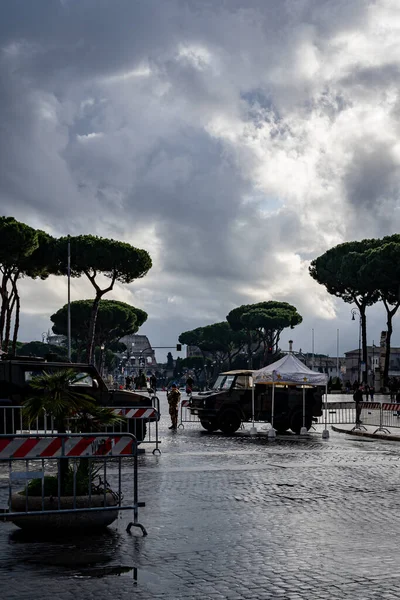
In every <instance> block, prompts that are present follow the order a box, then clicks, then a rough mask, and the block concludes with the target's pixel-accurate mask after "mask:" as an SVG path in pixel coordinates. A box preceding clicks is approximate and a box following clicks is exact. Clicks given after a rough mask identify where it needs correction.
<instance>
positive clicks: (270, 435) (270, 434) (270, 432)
mask: <svg viewBox="0 0 400 600" xmlns="http://www.w3.org/2000/svg"><path fill="white" fill-rule="evenodd" d="M273 378H274V376H273V375H272V402H271V428H270V429H268V438H272V439H275V438H276V433H275V429H274V410H275V381H274V380H273Z"/></svg>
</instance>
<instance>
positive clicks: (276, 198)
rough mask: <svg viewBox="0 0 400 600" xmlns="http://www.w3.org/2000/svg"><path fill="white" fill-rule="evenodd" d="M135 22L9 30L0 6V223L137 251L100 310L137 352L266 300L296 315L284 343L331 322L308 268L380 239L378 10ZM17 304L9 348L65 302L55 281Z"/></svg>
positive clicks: (382, 51) (258, 12)
mask: <svg viewBox="0 0 400 600" xmlns="http://www.w3.org/2000/svg"><path fill="white" fill-rule="evenodd" d="M138 6H139V5H138V4H137V3H132V2H130V1H129V0H121V3H118V5H116V4H115V3H113V2H111V1H110V2H103V3H102V5H101V6H98V4H97V3H96V2H95V1H94V0H87V2H86V3H85V10H86V11H87V14H90V16H91V20H90V24H89V23H88V21H87V19H86V20H85V19H83V18H82V15H83V13H82V11H83V8H82V5H81V4H80V3H76V4H74V3H70V4H68V3H64V9H63V10H65V12H64V13H62V17H63V18H61V17H60V13H59V12H57V11H55V9H54V10H53V9H51V10H50V9H49V10H48V11H47V12H46V13H44V12H43V11H41V10H40V7H36V8H35V10H33V9H32V10H30V9H29V7H28V8H27V13H26V15H25V20H24V21H23V22H21V20H20V19H18V18H17V17H18V15H17V13H16V12H15V11H16V10H17V8H16V7H15V5H14V4H13V3H12V2H9V1H8V0H7V1H6V2H4V3H3V4H2V7H1V9H0V10H1V12H2V14H0V23H3V25H2V26H1V25H0V48H1V49H2V52H1V54H0V106H1V113H0V118H1V119H2V122H3V123H4V128H3V131H4V135H3V137H2V142H1V143H2V150H3V151H2V156H4V157H5V159H4V160H2V163H1V164H0V181H1V184H0V199H1V202H2V206H3V207H4V211H5V212H6V213H7V214H13V215H15V216H16V217H17V218H19V219H21V220H25V221H27V222H29V223H31V224H33V225H34V226H36V227H41V228H43V229H47V230H49V231H52V232H54V233H56V234H57V235H59V234H65V233H78V232H79V233H83V232H88V233H97V234H99V235H104V236H109V237H114V238H118V239H121V240H125V241H128V242H130V243H132V244H133V245H135V246H138V247H143V248H146V249H148V250H149V251H150V253H151V255H152V257H153V262H154V267H153V269H152V270H151V271H150V273H149V275H148V276H146V278H144V279H143V280H140V281H138V282H136V283H134V284H132V285H131V286H119V285H118V286H116V288H115V290H114V292H113V297H116V298H120V299H124V300H125V301H131V302H132V303H134V304H135V303H136V304H137V305H138V306H140V307H141V308H143V309H144V310H147V311H148V312H149V315H150V318H149V321H148V323H147V324H146V326H145V329H146V333H148V334H150V335H151V336H154V337H155V338H157V337H159V336H160V335H164V336H168V337H169V338H170V339H171V338H172V337H174V338H176V337H177V336H178V335H179V333H180V332H181V331H182V330H184V329H188V328H190V327H192V326H197V325H201V324H204V323H205V322H212V321H213V320H221V319H223V318H224V317H225V315H226V314H227V312H228V311H229V310H230V309H231V308H233V306H235V305H238V304H241V303H245V302H246V303H247V302H251V301H259V300H262V299H270V298H276V299H280V300H285V301H289V302H292V303H294V304H295V305H296V306H298V308H299V310H300V312H301V313H302V314H303V316H304V324H303V325H302V326H301V327H300V328H298V329H297V330H296V333H295V334H293V335H294V336H295V335H297V331H298V332H299V333H298V335H299V336H302V337H303V338H304V339H307V340H308V339H309V336H308V334H306V331H307V327H308V329H311V327H312V326H313V325H314V326H316V327H317V326H318V328H322V329H323V328H324V327H325V328H326V330H329V327H331V326H333V325H332V324H333V323H334V322H336V320H338V322H340V321H341V319H343V320H344V321H343V322H344V323H345V322H346V319H347V317H346V316H345V315H346V311H347V310H348V307H347V306H345V305H343V304H341V303H340V302H339V301H337V300H335V299H333V298H331V297H329V296H328V295H327V294H326V293H325V291H324V290H323V288H321V287H320V286H318V285H317V284H316V283H315V282H314V281H313V280H312V279H311V278H310V277H309V275H308V264H309V261H310V260H311V259H312V258H313V257H314V256H316V255H318V254H320V253H321V252H323V251H324V250H325V249H326V248H328V247H329V246H331V245H334V244H337V243H339V242H341V241H344V240H348V239H353V238H361V237H366V236H378V235H383V234H387V233H392V232H394V231H396V230H397V229H398V228H399V225H400V216H399V210H398V181H399V174H400V173H399V160H400V150H399V144H398V139H399V133H400V131H399V130H400V125H399V124H400V120H399V116H400V101H399V96H398V89H397V88H398V86H397V82H398V76H399V73H400V59H399V56H398V36H399V29H400V6H399V5H398V2H396V1H390V0H377V1H376V2H374V3H370V2H368V1H367V0H353V1H352V2H345V1H343V2H332V1H330V0H301V1H298V2H291V1H282V2H276V1H275V0H247V1H246V2H244V1H243V0H231V1H230V2H226V3H217V2H216V3H202V2H198V1H197V0H186V2H185V3H181V2H178V1H174V0H171V2H162V3H160V2H159V1H157V0H148V2H146V3H145V4H143V6H142V5H141V7H140V10H139V8H138ZM1 16H2V17H3V18H2V19H1ZM83 23H86V25H85V26H84V25H83ZM14 24H15V25H14ZM22 289H23V309H24V311H25V312H24V315H25V316H24V318H23V325H24V327H25V328H26V330H27V331H28V330H29V331H32V328H31V327H30V325H29V324H28V321H29V317H31V318H32V319H34V318H35V317H36V316H37V315H42V316H43V317H44V316H45V315H46V314H51V312H52V311H54V310H56V309H57V308H59V306H60V305H61V304H62V303H63V301H64V299H65V282H62V280H56V281H53V280H49V281H48V282H44V283H43V282H35V283H31V282H28V281H24V282H23V286H22ZM90 296H91V289H90V287H88V285H87V284H86V283H85V282H84V280H82V281H79V282H74V298H75V297H76V298H78V297H90ZM371 314H372V315H373V316H372V317H371V323H374V327H375V330H374V333H373V335H374V336H375V337H376V338H377V337H378V335H379V331H378V330H379V328H380V327H382V328H383V325H384V315H383V313H381V312H379V310H378V309H377V310H376V312H371ZM27 319H28V320H27ZM40 328H42V325H40ZM347 330H348V327H346V331H347ZM348 335H349V336H350V332H349V333H348ZM307 336H308V337H307ZM321 337H323V336H321ZM343 337H344V336H343ZM349 339H350V338H349ZM307 343H308V342H307ZM329 343H330V342H329ZM329 343H328V342H327V345H329ZM159 345H162V343H161V340H159ZM302 345H303V346H304V343H302Z"/></svg>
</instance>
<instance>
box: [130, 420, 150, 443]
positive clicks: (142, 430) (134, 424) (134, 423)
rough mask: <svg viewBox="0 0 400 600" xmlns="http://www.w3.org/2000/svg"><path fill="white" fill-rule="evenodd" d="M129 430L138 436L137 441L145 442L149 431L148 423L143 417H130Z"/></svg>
mask: <svg viewBox="0 0 400 600" xmlns="http://www.w3.org/2000/svg"><path fill="white" fill-rule="evenodd" d="M128 421H129V423H128V432H129V433H132V434H133V435H134V436H135V437H136V441H137V442H143V440H144V439H145V437H146V433H147V423H146V422H145V421H144V420H143V419H128Z"/></svg>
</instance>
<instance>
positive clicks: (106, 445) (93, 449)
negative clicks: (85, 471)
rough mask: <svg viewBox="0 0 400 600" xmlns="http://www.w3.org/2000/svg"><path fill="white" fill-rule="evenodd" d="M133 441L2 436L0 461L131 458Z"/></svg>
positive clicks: (83, 437)
mask: <svg viewBox="0 0 400 600" xmlns="http://www.w3.org/2000/svg"><path fill="white" fill-rule="evenodd" d="M134 443H135V442H134V440H133V438H132V437H129V436H115V435H114V436H102V437H99V436H98V435H97V436H68V435H57V436H43V437H41V436H37V437H36V436H35V437H32V436H4V437H1V438H0V459H1V460H7V459H13V458H26V459H33V458H60V457H68V458H80V457H82V456H85V457H91V456H132V455H133V454H134Z"/></svg>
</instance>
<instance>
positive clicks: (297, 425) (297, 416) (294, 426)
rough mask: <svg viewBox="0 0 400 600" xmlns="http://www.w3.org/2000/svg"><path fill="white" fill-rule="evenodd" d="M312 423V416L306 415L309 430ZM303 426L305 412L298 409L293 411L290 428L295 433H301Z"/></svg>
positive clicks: (306, 424)
mask: <svg viewBox="0 0 400 600" xmlns="http://www.w3.org/2000/svg"><path fill="white" fill-rule="evenodd" d="M311 425H312V418H311V417H310V416H309V415H306V418H305V426H306V429H307V431H308V430H309V429H310V427H311ZM302 427H303V413H302V411H300V410H298V411H297V412H295V413H293V415H292V418H291V419H290V429H291V430H292V431H293V433H297V434H299V433H300V430H301V428H302Z"/></svg>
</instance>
